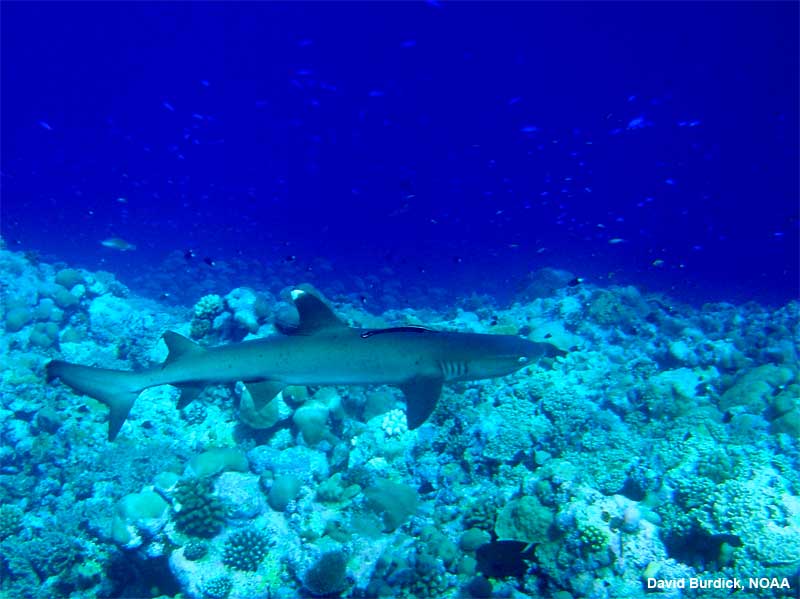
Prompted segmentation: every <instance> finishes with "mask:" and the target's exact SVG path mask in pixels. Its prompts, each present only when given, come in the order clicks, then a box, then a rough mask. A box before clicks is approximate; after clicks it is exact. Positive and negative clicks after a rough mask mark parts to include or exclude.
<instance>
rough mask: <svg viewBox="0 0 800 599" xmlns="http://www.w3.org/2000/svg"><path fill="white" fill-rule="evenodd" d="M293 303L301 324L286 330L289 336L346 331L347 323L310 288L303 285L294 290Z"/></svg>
mask: <svg viewBox="0 0 800 599" xmlns="http://www.w3.org/2000/svg"><path fill="white" fill-rule="evenodd" d="M292 301H293V302H294V306H295V308H297V313H298V314H299V315H300V322H299V324H298V325H297V326H296V327H292V328H288V327H287V328H285V329H283V332H284V333H286V334H287V335H316V334H318V333H322V332H324V331H331V330H336V329H346V328H347V323H346V322H344V321H343V320H342V319H341V318H339V317H338V316H336V314H334V312H333V310H331V308H330V306H328V304H326V303H325V302H324V301H323V300H322V298H320V297H319V296H318V295H317V294H316V293H314V291H312V288H311V287H310V286H306V285H301V286H299V287H298V288H296V289H293V290H292Z"/></svg>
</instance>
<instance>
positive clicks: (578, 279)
mask: <svg viewBox="0 0 800 599" xmlns="http://www.w3.org/2000/svg"><path fill="white" fill-rule="evenodd" d="M581 283H583V277H575V278H574V279H572V280H571V281H570V282H569V283H567V286H569V287H577V286H578V285H580V284H581Z"/></svg>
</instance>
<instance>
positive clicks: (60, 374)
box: [47, 360, 143, 441]
mask: <svg viewBox="0 0 800 599" xmlns="http://www.w3.org/2000/svg"><path fill="white" fill-rule="evenodd" d="M55 378H59V379H61V382H62V383H65V384H66V385H68V386H69V387H71V388H72V389H73V390H75V391H77V392H78V393H82V394H84V395H88V396H89V397H93V398H95V399H96V400H98V401H101V402H103V403H104V404H106V405H107V406H108V407H109V409H110V410H111V413H110V415H109V419H108V439H109V441H113V440H114V439H115V438H116V437H117V434H118V433H119V429H121V428H122V425H123V424H124V423H125V419H126V418H127V417H128V413H129V412H130V411H131V408H132V407H133V403H134V402H135V401H136V398H137V397H138V396H139V393H140V392H141V391H142V389H143V387H142V386H141V384H140V382H139V377H138V376H137V374H136V373H133V372H124V371H122V370H109V369H107V368H94V367H92V366H80V365H78V364H70V363H69V362H62V361H61V360H53V361H52V362H49V363H48V364H47V380H48V381H52V380H53V379H55Z"/></svg>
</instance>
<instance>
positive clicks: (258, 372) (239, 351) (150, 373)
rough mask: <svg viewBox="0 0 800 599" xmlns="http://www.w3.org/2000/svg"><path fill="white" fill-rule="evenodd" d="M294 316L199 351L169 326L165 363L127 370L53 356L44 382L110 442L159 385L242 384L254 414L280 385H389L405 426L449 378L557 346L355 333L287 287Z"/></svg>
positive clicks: (397, 332)
mask: <svg viewBox="0 0 800 599" xmlns="http://www.w3.org/2000/svg"><path fill="white" fill-rule="evenodd" d="M291 297H292V301H293V302H294V305H295V307H296V308H297V312H298V314H299V323H298V325H297V326H294V327H289V328H287V327H280V330H281V332H282V333H283V334H280V335H273V336H270V337H266V338H263V339H254V340H250V341H243V342H241V343H231V344H229V345H223V346H219V347H203V346H200V345H198V344H197V343H195V342H194V341H191V340H190V339H187V338H186V337H184V336H182V335H179V334H178V333H175V332H172V331H167V332H166V333H164V335H163V339H164V341H165V342H166V344H167V349H168V350H169V354H168V355H167V359H166V360H165V361H164V362H163V364H161V365H158V366H153V367H151V368H148V369H145V370H142V371H139V372H126V371H122V370H110V369H107V368H96V367H92V366H82V365H79V364H71V363H69V362H64V361H61V360H53V361H51V362H49V363H48V364H47V380H48V382H50V381H52V380H53V379H55V378H58V379H60V380H61V382H62V383H65V384H66V385H67V386H69V387H71V388H72V389H73V390H74V391H76V392H77V393H81V394H83V395H88V396H89V397H93V398H94V399H97V400H99V401H101V402H102V403H104V404H106V405H107V406H108V407H109V409H110V415H109V429H108V438H109V440H111V441H113V440H114V439H115V438H116V437H117V435H118V434H119V431H120V429H121V428H122V425H123V424H124V423H125V419H126V418H127V417H128V414H129V412H130V410H131V408H132V407H133V404H134V402H135V401H136V398H137V397H138V396H139V393H141V392H142V391H144V390H145V389H147V388H149V387H155V386H157V385H174V386H176V387H178V388H179V389H180V390H181V397H180V400H179V401H178V407H179V408H181V407H184V406H186V405H188V404H189V403H190V402H191V401H192V400H193V399H194V398H195V397H197V395H198V394H199V393H200V392H201V391H202V390H203V388H205V387H206V385H213V384H222V383H234V382H237V381H242V382H243V383H244V384H245V385H246V387H247V389H248V391H249V392H250V394H251V396H252V398H253V403H254V407H255V408H256V409H257V410H258V409H261V408H263V407H264V406H265V405H266V404H267V403H268V402H269V401H271V400H272V399H273V398H274V397H275V396H276V395H277V394H278V393H279V392H280V391H281V390H282V389H283V388H284V387H286V386H288V385H394V386H397V387H399V388H400V389H401V390H402V391H403V393H404V395H405V399H406V418H407V421H408V427H409V428H410V429H415V428H417V427H419V426H420V425H421V424H422V423H423V422H425V420H426V419H427V418H428V416H430V414H431V412H433V410H434V408H435V407H436V402H437V401H438V399H439V396H440V394H441V391H442V384H443V383H445V382H449V381H473V380H479V379H486V378H493V377H498V376H505V375H507V374H511V373H512V372H515V371H517V370H519V369H520V368H522V367H524V366H526V365H528V364H530V363H531V362H532V361H533V360H536V359H538V358H540V357H542V356H544V355H555V354H556V353H557V352H558V350H557V349H556V348H555V347H554V346H553V345H552V344H550V343H536V342H533V341H529V340H527V339H524V338H522V337H518V336H515V335H487V334H479V333H458V332H447V331H435V330H431V329H428V328H425V327H420V326H400V327H392V328H386V329H358V328H353V327H350V326H348V325H347V324H346V323H345V322H344V321H342V320H341V319H340V318H339V317H338V316H336V314H335V313H334V312H333V310H331V308H330V307H329V306H328V305H327V304H326V303H325V301H323V299H322V298H321V297H320V296H318V295H317V294H316V292H315V291H314V290H313V288H311V287H310V286H305V285H303V286H299V287H298V288H296V289H294V290H293V291H292V292H291Z"/></svg>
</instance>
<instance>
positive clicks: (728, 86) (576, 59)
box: [1, 2, 798, 301]
mask: <svg viewBox="0 0 800 599" xmlns="http://www.w3.org/2000/svg"><path fill="white" fill-rule="evenodd" d="M1 6H2V234H3V237H4V238H5V239H6V242H7V243H8V245H9V246H11V247H14V248H19V249H24V250H36V251H39V252H42V253H43V254H44V255H45V256H47V257H48V258H50V259H52V258H53V257H56V258H59V259H63V260H66V261H70V262H73V263H76V264H80V265H85V266H88V267H92V268H97V267H104V268H107V269H110V270H114V271H115V272H117V273H118V274H119V275H120V276H121V278H123V280H125V279H126V277H129V278H131V277H134V275H137V274H138V275H139V276H141V275H142V273H146V272H148V271H149V270H150V269H159V268H161V269H164V268H168V266H166V265H164V264H163V261H164V260H165V258H166V257H167V256H168V255H169V253H170V252H174V251H179V252H183V251H184V250H185V249H187V248H192V249H194V250H195V251H196V252H197V253H198V257H202V256H210V257H213V258H214V259H215V260H216V261H217V263H220V262H222V263H224V262H226V261H227V262H229V263H230V264H234V263H235V262H236V260H237V259H239V258H241V259H246V260H249V261H251V262H250V263H251V264H252V263H253V262H252V261H256V262H258V263H259V264H261V265H263V266H264V268H266V269H269V268H270V265H277V264H281V265H282V268H284V267H286V265H291V268H295V269H297V275H296V276H298V277H300V276H302V273H304V272H306V273H307V272H309V271H308V269H312V271H313V272H314V273H315V274H314V276H331V277H336V276H340V277H344V275H345V273H347V274H348V275H363V274H367V273H376V274H378V276H380V277H384V278H385V277H392V278H394V279H395V280H397V281H400V282H401V283H405V282H407V283H408V284H411V283H414V284H417V285H422V286H425V285H430V284H436V285H439V286H443V287H448V288H451V289H452V290H453V291H454V292H455V293H457V294H463V293H466V292H467V291H468V290H472V289H474V290H477V291H488V292H493V293H499V291H500V290H501V289H503V288H515V287H516V286H518V285H519V284H520V281H521V280H524V278H525V276H526V274H527V273H528V272H530V271H533V270H535V269H537V268H540V267H542V266H555V267H563V268H568V269H571V270H572V271H574V272H575V273H576V274H580V275H582V276H585V277H586V278H587V279H589V280H592V281H595V282H598V283H600V284H608V283H614V282H625V283H628V282H632V283H636V284H639V285H642V286H643V287H645V288H648V289H660V290H669V291H671V292H672V293H674V294H676V295H678V296H681V297H684V298H687V299H692V300H697V301H702V300H704V299H715V300H718V299H729V300H732V301H741V300H743V299H748V298H754V299H759V300H763V301H784V300H786V299H788V298H791V297H796V296H797V294H798V283H797V277H798V33H797V22H798V4H797V3H794V2H792V3H788V2H787V3H769V2H757V3H743V2H737V3H723V2H713V3H707V4H705V3H695V2H692V3H663V4H659V3H653V2H648V3H631V2H624V3H623V2H620V3H613V4H606V3H600V2H592V3H588V4H580V3H554V4H548V3H540V2H537V3H509V4H503V3H491V4H484V3H463V4H451V3H446V2H445V3H441V4H439V3H376V4H368V3H348V4H343V3H333V2H331V3H315V4H302V3H283V4H256V3H226V4H221V3H220V4H216V3H196V4H193V3H164V4H156V3H131V4H126V3H89V2H86V3H70V2H58V3H22V2H3V3H2V5H1ZM117 198H124V199H125V200H126V201H125V202H121V201H118V199H117ZM112 235H113V236H119V237H122V238H124V239H126V240H128V241H130V242H131V243H134V244H136V245H137V246H138V249H137V250H136V251H135V252H127V253H118V252H115V251H114V250H109V249H107V248H104V247H101V246H100V245H99V241H100V240H102V239H104V238H106V237H110V236H112ZM619 239H621V240H623V241H621V242H618V243H609V242H610V241H611V240H619ZM320 257H322V258H324V259H325V260H324V261H320V260H319V258H320ZM656 260H659V261H660V260H663V264H662V263H661V262H656V265H655V266H654V265H653V263H654V261H656ZM173 262H174V260H173ZM321 262H325V263H329V264H330V265H332V266H333V268H334V269H335V270H334V271H333V273H329V274H328V275H322V274H320V272H321V266H320V265H321ZM251 268H252V266H251ZM234 270H235V269H234ZM202 272H203V271H202V270H197V273H198V276H199V275H200V274H201V273H202ZM245 275H246V273H243V272H239V273H236V276H237V277H238V278H240V279H244V278H246V276H245ZM286 276H289V277H291V276H293V275H292V274H291V273H289V274H287V275H286ZM309 276H311V275H309ZM246 282H247V281H245V280H243V281H242V283H246ZM294 282H296V281H294V280H287V281H286V284H292V283H294ZM222 291H225V290H222Z"/></svg>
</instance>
